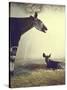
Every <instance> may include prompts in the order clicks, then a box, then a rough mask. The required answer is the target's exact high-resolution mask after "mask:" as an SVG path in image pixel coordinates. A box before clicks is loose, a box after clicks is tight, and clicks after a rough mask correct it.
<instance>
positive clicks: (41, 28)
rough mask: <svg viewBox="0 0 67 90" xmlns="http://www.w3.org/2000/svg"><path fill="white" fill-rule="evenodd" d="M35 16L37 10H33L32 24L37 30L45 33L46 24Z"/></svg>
mask: <svg viewBox="0 0 67 90" xmlns="http://www.w3.org/2000/svg"><path fill="white" fill-rule="evenodd" d="M37 17H38V14H37V12H35V14H34V17H33V18H34V21H33V26H34V27H35V28H36V29H37V30H39V31H42V32H44V33H46V31H47V27H46V26H45V25H44V23H43V22H42V21H41V20H40V19H38V18H37Z"/></svg>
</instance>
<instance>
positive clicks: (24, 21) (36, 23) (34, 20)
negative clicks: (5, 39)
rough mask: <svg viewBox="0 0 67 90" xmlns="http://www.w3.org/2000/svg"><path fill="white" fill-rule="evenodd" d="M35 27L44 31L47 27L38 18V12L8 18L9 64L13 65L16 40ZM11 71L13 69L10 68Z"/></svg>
mask: <svg viewBox="0 0 67 90" xmlns="http://www.w3.org/2000/svg"><path fill="white" fill-rule="evenodd" d="M33 27H35V28H36V30H39V31H42V32H44V33H45V32H46V30H47V27H46V26H45V25H44V23H43V22H42V21H41V20H40V19H38V14H37V12H35V14H34V16H30V17H26V18H15V17H10V18H9V49H10V61H11V63H10V65H11V66H13V64H14V61H15V56H16V51H17V46H18V42H19V40H20V37H21V35H22V34H24V33H25V32H27V31H28V30H30V29H31V28H33ZM11 70H12V72H13V69H11Z"/></svg>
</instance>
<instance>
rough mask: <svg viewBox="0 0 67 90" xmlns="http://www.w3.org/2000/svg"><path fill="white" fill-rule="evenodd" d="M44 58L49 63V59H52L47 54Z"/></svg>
mask: <svg viewBox="0 0 67 90" xmlns="http://www.w3.org/2000/svg"><path fill="white" fill-rule="evenodd" d="M43 57H44V58H45V61H46V62H48V61H49V58H50V57H51V54H49V55H46V54H45V53H43Z"/></svg>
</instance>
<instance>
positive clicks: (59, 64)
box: [43, 53, 63, 69]
mask: <svg viewBox="0 0 67 90" xmlns="http://www.w3.org/2000/svg"><path fill="white" fill-rule="evenodd" d="M50 56H51V54H50V55H45V53H43V57H44V58H45V62H46V65H47V68H52V69H61V68H63V67H62V62H59V61H53V60H52V59H49V58H50Z"/></svg>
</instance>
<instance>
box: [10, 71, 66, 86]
mask: <svg viewBox="0 0 67 90" xmlns="http://www.w3.org/2000/svg"><path fill="white" fill-rule="evenodd" d="M64 83H65V75H64V70H62V69H60V70H46V69H35V70H32V71H30V72H29V73H25V74H20V75H18V76H15V77H12V78H11V87H30V86H48V85H62V84H64Z"/></svg>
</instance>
